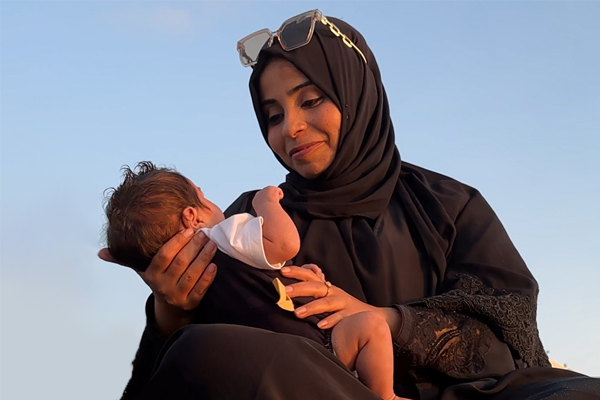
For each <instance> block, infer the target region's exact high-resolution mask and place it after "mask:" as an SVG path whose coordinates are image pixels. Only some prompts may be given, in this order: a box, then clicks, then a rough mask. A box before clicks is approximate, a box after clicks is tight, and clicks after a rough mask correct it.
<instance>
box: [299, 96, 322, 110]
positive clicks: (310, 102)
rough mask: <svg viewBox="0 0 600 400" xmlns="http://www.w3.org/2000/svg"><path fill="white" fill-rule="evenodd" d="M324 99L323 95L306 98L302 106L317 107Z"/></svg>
mask: <svg viewBox="0 0 600 400" xmlns="http://www.w3.org/2000/svg"><path fill="white" fill-rule="evenodd" d="M322 101H323V96H320V97H316V98H314V99H310V100H306V101H305V102H304V103H302V107H306V108H311V107H316V106H318V105H319V104H321V102H322Z"/></svg>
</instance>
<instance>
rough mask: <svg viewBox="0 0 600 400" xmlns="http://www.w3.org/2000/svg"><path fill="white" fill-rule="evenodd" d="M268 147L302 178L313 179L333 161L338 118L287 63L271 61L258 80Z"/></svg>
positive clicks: (334, 109) (318, 92)
mask: <svg viewBox="0 0 600 400" xmlns="http://www.w3.org/2000/svg"><path fill="white" fill-rule="evenodd" d="M260 92H261V96H262V99H261V105H262V110H263V113H264V115H265V117H266V119H267V121H268V134H267V139H268V142H269V146H270V147H271V149H273V151H274V152H275V154H277V155H278V156H279V157H280V158H281V159H282V160H283V161H284V162H285V163H286V164H287V165H288V166H289V167H290V168H292V169H293V170H294V171H296V172H298V173H299V174H300V175H302V176H303V177H304V178H307V179H312V178H316V177H317V176H318V175H319V174H320V173H321V172H323V171H324V170H325V169H326V168H327V167H329V165H331V162H332V161H333V159H334V158H335V154H336V152H337V147H338V142H339V138H340V126H341V123H342V114H341V113H340V110H338V108H337V107H336V105H335V104H334V103H333V102H332V101H331V100H330V99H329V97H327V96H326V95H325V94H324V93H323V92H322V91H321V90H320V89H319V88H318V87H316V86H315V85H314V84H313V83H312V82H311V81H309V80H308V78H307V77H306V76H305V75H304V74H302V72H300V71H298V69H296V67H294V65H293V64H292V63H290V62H288V61H285V60H280V59H275V60H273V61H271V62H270V63H269V64H268V65H267V67H266V68H265V70H264V71H263V73H262V75H261V77H260Z"/></svg>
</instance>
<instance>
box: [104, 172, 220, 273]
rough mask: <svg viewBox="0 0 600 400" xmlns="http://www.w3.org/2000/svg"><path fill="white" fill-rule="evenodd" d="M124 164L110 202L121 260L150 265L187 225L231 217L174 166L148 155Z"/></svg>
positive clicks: (111, 240) (111, 233)
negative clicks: (160, 164) (155, 161)
mask: <svg viewBox="0 0 600 400" xmlns="http://www.w3.org/2000/svg"><path fill="white" fill-rule="evenodd" d="M122 170H123V182H122V183H121V185H120V186H119V187H118V188H116V189H114V188H112V189H109V193H108V195H109V196H110V197H109V198H108V200H107V202H106V205H105V212H106V217H107V223H106V244H107V247H108V250H109V252H110V254H111V255H112V256H113V258H114V259H115V260H116V261H118V262H119V263H122V264H124V265H127V266H130V267H132V268H134V269H136V270H138V271H145V270H146V268H147V267H148V265H149V264H150V261H151V260H152V257H154V255H155V254H156V253H157V252H158V250H159V249H160V248H161V246H162V245H163V244H165V243H166V242H167V241H168V240H169V239H170V238H171V237H173V235H175V234H177V233H178V232H179V231H181V230H182V229H185V228H192V229H194V230H197V229H200V228H203V227H212V226H214V225H216V224H217V223H219V222H221V221H223V219H224V218H225V217H224V216H223V212H222V211H221V210H220V209H219V208H218V207H217V206H216V205H215V204H213V203H211V202H210V201H208V200H207V199H206V198H205V197H204V194H203V193H202V191H201V190H200V189H199V188H198V187H196V186H195V185H194V184H193V183H192V181H190V180H189V179H187V178H186V177H185V176H183V175H181V174H180V173H179V172H177V171H175V170H173V169H169V168H158V167H156V166H155V165H154V164H152V163H151V162H149V161H145V162H140V163H138V164H137V165H136V167H135V169H134V170H132V169H131V168H129V167H127V166H125V167H123V168H122Z"/></svg>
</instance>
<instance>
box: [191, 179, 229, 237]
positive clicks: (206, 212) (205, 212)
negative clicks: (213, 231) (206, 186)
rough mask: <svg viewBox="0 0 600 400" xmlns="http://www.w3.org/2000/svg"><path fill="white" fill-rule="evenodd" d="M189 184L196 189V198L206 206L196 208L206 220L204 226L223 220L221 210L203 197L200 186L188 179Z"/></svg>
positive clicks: (210, 225)
mask: <svg viewBox="0 0 600 400" xmlns="http://www.w3.org/2000/svg"><path fill="white" fill-rule="evenodd" d="M188 180H189V179H188ZM190 184H191V185H192V186H193V187H194V188H195V189H196V194H198V199H200V202H201V203H202V204H204V205H205V206H206V207H207V208H204V207H200V208H198V213H200V214H202V216H203V217H204V218H203V219H204V220H205V221H206V223H205V227H206V228H212V227H213V226H215V225H216V224H218V223H219V222H221V221H223V220H224V219H225V216H224V215H223V211H221V209H220V208H219V207H218V206H217V205H216V204H214V203H212V202H211V201H210V200H208V199H207V198H206V197H204V193H202V190H200V188H199V187H198V186H196V185H195V184H194V182H192V181H190Z"/></svg>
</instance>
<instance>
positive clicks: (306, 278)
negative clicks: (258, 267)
mask: <svg viewBox="0 0 600 400" xmlns="http://www.w3.org/2000/svg"><path fill="white" fill-rule="evenodd" d="M281 273H282V274H283V276H285V277H288V278H294V279H297V280H299V281H301V282H298V283H293V284H291V285H288V286H286V292H287V294H288V295H289V296H290V297H291V298H294V297H314V298H315V300H313V301H311V302H309V303H307V304H305V305H303V306H302V307H299V308H297V309H296V310H295V311H294V312H295V314H296V316H297V317H298V318H306V317H309V316H311V315H315V314H321V313H326V312H329V313H332V314H331V315H329V316H327V317H326V318H323V319H322V320H321V321H319V323H318V324H317V325H318V326H319V328H321V329H327V328H333V327H334V326H335V325H337V324H338V323H339V322H340V321H341V320H342V319H344V318H345V317H348V316H350V315H353V314H356V313H359V312H363V311H373V312H376V313H377V314H379V315H381V317H382V318H384V319H385V320H386V321H387V323H388V325H389V326H390V329H391V330H392V332H396V331H397V330H398V328H399V326H400V322H401V321H400V314H399V313H398V312H397V311H396V310H395V309H393V308H390V307H375V306H372V305H369V304H366V303H363V302H362V301H360V300H358V299H357V298H355V297H354V296H351V295H349V294H348V293H346V292H345V291H344V290H342V289H340V288H339V287H337V286H333V285H331V286H330V287H328V285H327V284H326V283H325V282H326V281H325V275H324V274H323V272H322V271H321V269H320V268H319V267H318V266H316V265H315V264H305V265H303V266H302V267H294V266H290V267H283V268H282V269H281Z"/></svg>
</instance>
